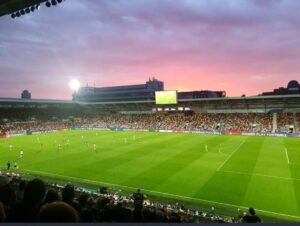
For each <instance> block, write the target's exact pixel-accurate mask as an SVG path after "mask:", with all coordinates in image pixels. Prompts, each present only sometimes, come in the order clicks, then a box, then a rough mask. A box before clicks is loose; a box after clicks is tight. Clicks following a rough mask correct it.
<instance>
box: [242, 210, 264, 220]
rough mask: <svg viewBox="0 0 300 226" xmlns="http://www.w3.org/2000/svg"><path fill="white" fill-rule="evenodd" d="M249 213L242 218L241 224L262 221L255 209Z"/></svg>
mask: <svg viewBox="0 0 300 226" xmlns="http://www.w3.org/2000/svg"><path fill="white" fill-rule="evenodd" d="M248 212H249V213H248V214H246V215H245V216H243V217H242V219H241V222H244V223H260V222H261V219H260V218H259V217H258V216H256V214H255V210H254V209H253V208H249V211H248Z"/></svg>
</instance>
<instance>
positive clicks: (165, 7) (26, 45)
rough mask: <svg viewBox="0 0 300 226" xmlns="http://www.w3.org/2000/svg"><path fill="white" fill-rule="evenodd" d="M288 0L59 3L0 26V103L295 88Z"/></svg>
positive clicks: (295, 43)
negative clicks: (152, 91)
mask: <svg viewBox="0 0 300 226" xmlns="http://www.w3.org/2000/svg"><path fill="white" fill-rule="evenodd" d="M299 12H300V1H298V0H66V1H65V2H64V3H62V4H60V5H59V6H56V7H51V8H50V9H48V8H46V7H44V6H43V7H41V9H40V10H39V11H38V12H35V13H32V14H29V15H26V16H22V17H21V18H18V19H15V20H13V19H11V18H10V16H5V17H1V18H0V97H19V96H20V93H21V91H22V90H23V89H28V90H30V92H31V93H32V96H33V98H44V99H71V93H72V91H71V90H70V89H69V87H68V83H69V81H70V80H71V79H74V78H76V79H78V80H80V82H81V83H82V84H84V85H86V84H87V83H88V84H89V85H94V83H95V85H96V86H99V87H100V86H113V85H126V84H139V83H144V82H145V81H146V80H148V79H149V77H153V76H154V77H156V78H157V79H159V80H162V81H164V82H165V88H166V89H177V90H180V91H183V90H207V89H208V90H225V91H226V92H227V95H228V96H240V95H242V94H246V95H257V94H259V93H261V92H263V91H271V90H273V89H274V88H278V87H280V86H286V84H287V83H288V81H289V80H292V79H296V80H300V13H299Z"/></svg>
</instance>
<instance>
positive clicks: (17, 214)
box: [7, 179, 46, 222]
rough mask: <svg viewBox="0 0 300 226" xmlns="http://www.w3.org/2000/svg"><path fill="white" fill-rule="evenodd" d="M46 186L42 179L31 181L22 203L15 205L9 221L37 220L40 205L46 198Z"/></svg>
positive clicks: (8, 217)
mask: <svg viewBox="0 0 300 226" xmlns="http://www.w3.org/2000/svg"><path fill="white" fill-rule="evenodd" d="M45 192H46V186H45V184H44V182H43V181H41V180H40V179H34V180H32V181H30V182H29V183H28V184H27V185H26V187H25V190H24V197H23V200H22V202H21V203H17V204H16V205H14V206H13V207H12V208H11V210H10V211H9V214H8V216H7V219H8V221H9V222H35V221H36V216H37V214H38V211H39V209H38V208H39V206H40V204H41V202H42V200H43V198H44V195H45Z"/></svg>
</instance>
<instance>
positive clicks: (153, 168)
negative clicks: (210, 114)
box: [0, 131, 300, 222]
mask: <svg viewBox="0 0 300 226" xmlns="http://www.w3.org/2000/svg"><path fill="white" fill-rule="evenodd" d="M10 144H11V145H12V150H10V148H9V145H10ZM21 149H23V151H24V155H23V157H22V158H20V150H21ZM0 156H1V158H0V165H1V168H2V169H5V167H6V163H7V161H10V162H11V163H12V165H13V163H14V162H15V161H17V162H18V166H19V169H18V170H17V171H19V172H24V173H30V174H33V175H39V176H42V177H43V176H44V177H47V178H53V179H55V178H57V179H61V180H65V181H72V182H84V183H86V184H94V185H97V186H98V185H107V186H108V187H115V188H119V189H122V190H126V191H133V190H134V189H135V188H141V189H142V190H143V191H144V193H146V194H147V195H150V196H151V195H153V196H155V197H158V198H162V199H172V200H178V201H180V202H181V203H186V205H193V206H194V207H195V206H198V207H199V209H201V207H203V208H204V207H207V208H208V207H211V206H214V207H215V209H216V213H219V214H224V215H226V214H227V215H230V214H235V215H236V213H237V209H238V208H240V209H241V210H243V211H244V210H246V208H247V207H250V206H251V207H254V208H255V209H257V212H258V214H259V215H260V216H262V218H263V220H264V217H265V218H266V219H279V220H288V221H297V222H300V139H298V138H280V137H246V136H216V135H199V134H174V133H154V132H112V131H65V132H57V133H51V134H50V133H49V134H39V135H31V136H20V137H14V138H9V139H0Z"/></svg>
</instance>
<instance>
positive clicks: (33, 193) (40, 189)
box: [23, 179, 46, 206]
mask: <svg viewBox="0 0 300 226" xmlns="http://www.w3.org/2000/svg"><path fill="white" fill-rule="evenodd" d="M45 192H46V185H45V183H44V182H43V181H42V180H40V179H34V180H32V181H30V182H29V183H28V184H27V185H26V187H25V190H24V197H23V203H24V204H26V205H29V206H36V205H38V204H39V203H40V202H41V201H42V200H43V198H44V196H45Z"/></svg>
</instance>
